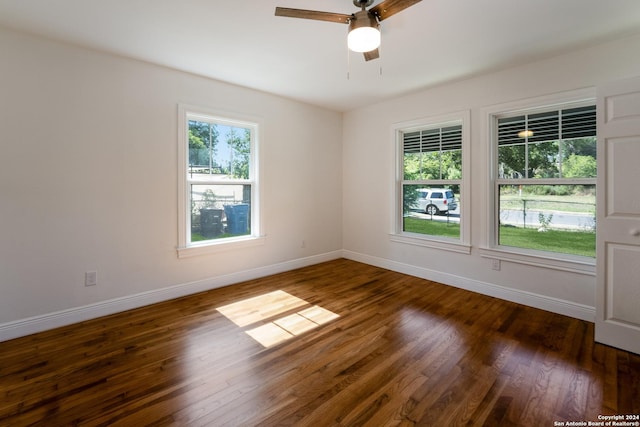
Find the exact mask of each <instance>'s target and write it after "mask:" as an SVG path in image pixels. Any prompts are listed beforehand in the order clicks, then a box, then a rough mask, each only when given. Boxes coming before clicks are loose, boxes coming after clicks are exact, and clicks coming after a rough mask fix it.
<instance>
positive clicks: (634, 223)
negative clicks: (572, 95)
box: [595, 78, 640, 354]
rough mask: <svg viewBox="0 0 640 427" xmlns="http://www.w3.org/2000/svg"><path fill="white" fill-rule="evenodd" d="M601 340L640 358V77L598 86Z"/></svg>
mask: <svg viewBox="0 0 640 427" xmlns="http://www.w3.org/2000/svg"><path fill="white" fill-rule="evenodd" d="M597 109H598V184H597V188H598V195H597V199H598V200H597V202H598V203H597V204H598V208H597V209H598V214H597V242H598V243H597V254H596V256H597V274H596V276H597V284H596V291H597V295H596V334H595V338H596V340H597V341H599V342H602V343H604V344H608V345H612V346H615V347H618V348H623V349H625V350H628V351H631V352H634V353H638V354H640V78H634V79H629V80H624V81H618V82H613V83H609V84H606V85H603V86H601V87H599V88H598V105H597Z"/></svg>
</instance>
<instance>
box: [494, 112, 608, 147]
mask: <svg viewBox="0 0 640 427" xmlns="http://www.w3.org/2000/svg"><path fill="white" fill-rule="evenodd" d="M524 131H528V133H529V136H527V137H526V138H525V136H524V135H523V133H522V132H524ZM595 135H596V107H595V105H589V106H586V107H577V108H567V109H564V110H555V111H546V112H543V113H535V114H525V115H522V116H516V117H505V118H501V119H498V145H515V144H524V143H525V142H530V143H532V142H544V141H556V140H560V139H572V138H584V137H588V136H595Z"/></svg>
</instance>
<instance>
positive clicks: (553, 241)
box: [404, 217, 596, 258]
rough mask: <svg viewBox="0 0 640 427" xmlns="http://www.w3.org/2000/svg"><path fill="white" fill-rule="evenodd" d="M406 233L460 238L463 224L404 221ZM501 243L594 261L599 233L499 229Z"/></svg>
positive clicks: (418, 219) (423, 220) (511, 227)
mask: <svg viewBox="0 0 640 427" xmlns="http://www.w3.org/2000/svg"><path fill="white" fill-rule="evenodd" d="M404 231H407V232H410V233H419V234H428V235H432V236H442V237H450V238H454V239H459V238H460V225H459V224H457V223H448V224H447V223H446V222H442V221H431V220H428V219H420V218H412V217H406V218H404ZM500 244H501V245H504V246H513V247H518V248H527V249H535V250H539V251H549V252H560V253H566V254H573V255H581V256H586V257H592V258H595V256H596V233H594V232H585V231H562V230H549V231H546V232H544V233H541V232H539V231H538V230H537V229H535V228H522V227H513V226H502V227H500Z"/></svg>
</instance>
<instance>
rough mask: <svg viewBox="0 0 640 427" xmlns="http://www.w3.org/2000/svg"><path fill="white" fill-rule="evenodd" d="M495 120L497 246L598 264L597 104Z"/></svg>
mask: <svg viewBox="0 0 640 427" xmlns="http://www.w3.org/2000/svg"><path fill="white" fill-rule="evenodd" d="M493 117H494V147H495V157H494V159H496V162H495V168H496V170H495V171H494V174H495V177H496V179H495V182H494V192H495V195H496V204H495V209H496V211H495V214H494V216H495V220H496V226H495V230H496V236H495V242H496V244H497V246H498V247H500V248H504V249H507V248H512V249H519V250H524V251H525V252H526V251H544V252H553V253H561V254H565V255H569V256H579V257H590V258H594V257H595V243H596V242H595V237H596V236H595V227H596V218H595V215H596V213H595V212H596V206H595V201H596V198H595V196H596V195H595V192H596V108H595V105H594V104H593V101H589V102H588V103H584V102H582V103H577V104H567V105H562V106H560V107H555V108H545V109H537V110H530V111H526V112H523V111H520V112H516V113H504V114H497V115H494V116H493ZM512 249H509V250H512Z"/></svg>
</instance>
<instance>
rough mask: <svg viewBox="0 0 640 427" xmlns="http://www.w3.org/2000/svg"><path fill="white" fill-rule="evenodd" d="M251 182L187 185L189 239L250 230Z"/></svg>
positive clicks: (235, 234)
mask: <svg viewBox="0 0 640 427" xmlns="http://www.w3.org/2000/svg"><path fill="white" fill-rule="evenodd" d="M250 210H251V185H242V184H233V185H231V184H228V185H227V184H215V185H202V184H192V185H191V240H190V241H191V242H198V241H203V240H212V239H219V238H224V237H233V236H240V235H246V234H250V233H251V223H250V218H251V215H250Z"/></svg>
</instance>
